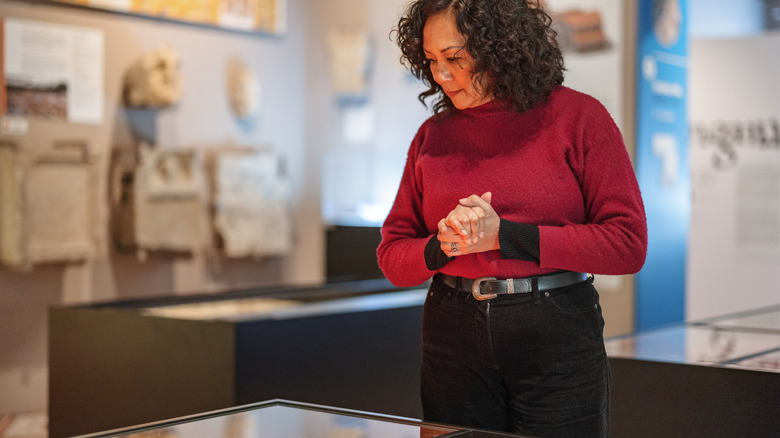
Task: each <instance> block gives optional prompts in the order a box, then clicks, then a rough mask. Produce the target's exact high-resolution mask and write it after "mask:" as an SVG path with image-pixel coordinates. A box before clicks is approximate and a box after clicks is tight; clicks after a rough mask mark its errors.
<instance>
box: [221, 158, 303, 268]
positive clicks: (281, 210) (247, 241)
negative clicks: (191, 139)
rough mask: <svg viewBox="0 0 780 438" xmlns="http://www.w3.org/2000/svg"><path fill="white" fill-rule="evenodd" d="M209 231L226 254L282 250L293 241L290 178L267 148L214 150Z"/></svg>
mask: <svg viewBox="0 0 780 438" xmlns="http://www.w3.org/2000/svg"><path fill="white" fill-rule="evenodd" d="M213 169H214V172H213V178H214V187H213V189H214V231H215V233H216V234H217V235H218V237H219V242H220V249H221V252H222V254H223V255H224V256H225V257H228V258H239V257H261V256H272V255H284V254H287V253H288V252H289V251H290V250H291V247H292V220H291V217H290V213H289V208H288V200H289V192H290V189H289V184H288V181H287V180H286V178H285V177H284V175H283V174H282V173H281V172H280V163H279V158H278V157H277V156H276V155H275V154H273V153H270V152H260V151H252V150H249V151H247V150H244V151H236V150H230V151H221V152H217V153H216V154H215V155H214V166H213Z"/></svg>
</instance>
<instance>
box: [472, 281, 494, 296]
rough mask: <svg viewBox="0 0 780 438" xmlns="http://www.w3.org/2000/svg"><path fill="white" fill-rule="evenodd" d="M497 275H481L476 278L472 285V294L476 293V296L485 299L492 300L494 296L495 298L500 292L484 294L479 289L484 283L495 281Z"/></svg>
mask: <svg viewBox="0 0 780 438" xmlns="http://www.w3.org/2000/svg"><path fill="white" fill-rule="evenodd" d="M495 279H496V277H479V278H477V279H476V280H474V283H473V284H472V285H471V295H474V298H476V299H478V300H480V301H483V300H490V299H492V298H495V297H497V296H498V294H483V293H482V292H481V291H480V290H479V289H480V286H482V283H484V282H486V281H493V280H495Z"/></svg>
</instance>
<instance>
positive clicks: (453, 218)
mask: <svg viewBox="0 0 780 438" xmlns="http://www.w3.org/2000/svg"><path fill="white" fill-rule="evenodd" d="M491 200H492V194H491V193H490V192H487V193H485V194H483V195H482V196H477V195H471V196H469V197H468V198H463V199H461V200H460V201H459V204H458V206H457V207H455V208H454V209H453V210H452V211H450V212H449V213H448V214H447V216H446V217H444V218H442V219H441V220H440V221H439V224H438V227H439V232H438V234H437V238H438V239H439V242H441V249H442V251H444V253H445V254H447V255H448V256H449V257H454V256H458V255H463V254H472V253H477V252H484V251H491V250H494V249H498V248H499V246H498V228H499V225H500V222H501V221H500V219H499V217H498V215H497V214H496V211H495V210H493V207H492V206H491V205H490V202H491Z"/></svg>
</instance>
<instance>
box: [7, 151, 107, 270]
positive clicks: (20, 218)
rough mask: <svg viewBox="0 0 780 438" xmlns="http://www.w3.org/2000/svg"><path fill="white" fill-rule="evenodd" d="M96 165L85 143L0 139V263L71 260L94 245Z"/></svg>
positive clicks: (90, 254)
mask: <svg viewBox="0 0 780 438" xmlns="http://www.w3.org/2000/svg"><path fill="white" fill-rule="evenodd" d="M98 187H99V184H98V170H97V160H96V159H95V158H94V157H91V156H90V154H89V151H88V148H87V146H86V144H85V143H82V142H59V143H56V144H55V145H54V146H52V147H49V148H20V147H19V146H17V145H14V144H12V143H8V142H2V143H0V262H2V263H3V264H5V265H10V266H15V267H31V266H32V265H35V264H42V263H55V262H74V261H82V260H86V259H88V258H91V257H94V256H95V255H96V253H97V248H98V239H99V237H98V236H99V233H98V198H99V197H98Z"/></svg>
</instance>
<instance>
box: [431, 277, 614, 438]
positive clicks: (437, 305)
mask: <svg viewBox="0 0 780 438" xmlns="http://www.w3.org/2000/svg"><path fill="white" fill-rule="evenodd" d="M592 283H593V281H592V280H589V281H584V282H581V283H577V284H574V285H571V286H568V287H564V288H560V289H553V290H549V291H542V292H539V293H538V294H530V293H529V294H521V295H499V296H498V297H496V298H494V299H492V300H489V301H478V300H476V299H474V298H473V297H472V296H471V294H469V293H466V292H457V291H455V290H454V289H452V288H450V287H449V286H447V285H446V284H444V283H443V282H442V281H441V280H439V279H438V278H434V281H433V282H432V283H431V287H430V290H429V292H428V297H427V299H426V301H425V307H424V312H423V352H422V379H421V390H422V402H423V413H424V418H425V420H427V421H434V422H440V423H449V424H456V425H462V426H471V427H475V428H480V429H492V430H501V431H510V432H518V433H523V434H527V435H533V436H539V437H550V438H552V437H577V438H585V437H606V436H607V435H608V424H609V388H610V371H609V363H608V361H607V355H606V352H605V351H604V337H603V329H604V319H603V318H602V315H601V306H600V305H599V296H598V292H596V289H595V288H594V287H593V284H592Z"/></svg>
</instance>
